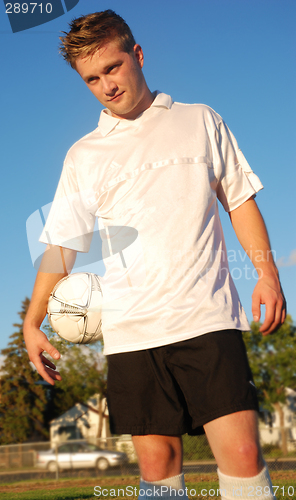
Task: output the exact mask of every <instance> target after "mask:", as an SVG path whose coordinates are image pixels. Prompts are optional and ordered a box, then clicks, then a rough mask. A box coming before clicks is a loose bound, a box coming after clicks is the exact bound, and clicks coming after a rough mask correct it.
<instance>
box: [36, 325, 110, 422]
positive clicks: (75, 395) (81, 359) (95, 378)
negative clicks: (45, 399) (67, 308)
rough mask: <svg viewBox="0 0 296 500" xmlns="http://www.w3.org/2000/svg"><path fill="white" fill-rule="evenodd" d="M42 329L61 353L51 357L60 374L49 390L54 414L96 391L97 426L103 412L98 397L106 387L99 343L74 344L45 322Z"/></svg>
mask: <svg viewBox="0 0 296 500" xmlns="http://www.w3.org/2000/svg"><path fill="white" fill-rule="evenodd" d="M44 330H45V331H46V334H47V336H48V338H49V340H50V342H51V343H52V344H53V345H55V347H56V348H57V349H58V351H59V352H60V353H61V359H60V360H58V361H55V360H54V363H55V364H56V366H57V369H58V370H59V372H60V374H61V376H62V380H61V382H58V383H56V385H55V388H54V392H53V399H52V405H53V407H54V416H56V417H57V416H59V415H61V414H63V413H65V412H66V411H67V410H69V409H70V408H72V406H74V405H75V404H76V403H84V402H85V401H87V399H89V398H90V397H91V396H93V395H95V394H100V396H101V398H100V400H99V401H98V409H97V411H98V414H99V419H100V425H99V429H100V428H101V425H102V419H103V414H104V408H103V406H102V399H103V398H104V397H105V396H106V390H107V364H106V360H105V358H104V357H103V355H102V353H101V350H102V344H101V343H100V342H97V343H96V344H94V345H93V346H85V345H76V344H72V343H70V342H67V341H66V340H63V339H61V338H59V337H58V336H57V335H55V334H54V332H53V330H52V328H51V327H50V326H49V325H46V326H45V328H44Z"/></svg>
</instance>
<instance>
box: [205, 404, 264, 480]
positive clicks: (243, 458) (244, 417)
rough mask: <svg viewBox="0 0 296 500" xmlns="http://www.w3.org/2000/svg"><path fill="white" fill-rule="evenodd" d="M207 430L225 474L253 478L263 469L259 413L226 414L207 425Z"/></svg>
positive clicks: (211, 444)
mask: <svg viewBox="0 0 296 500" xmlns="http://www.w3.org/2000/svg"><path fill="white" fill-rule="evenodd" d="M204 429H205V432H206V435H207V438H208V441H209V444H210V447H211V449H212V452H213V454H214V456H215V458H216V461H217V464H218V467H219V470H220V471H221V472H222V473H223V474H227V475H229V476H237V477H252V476H255V475H256V474H258V473H259V472H260V471H261V470H262V469H263V467H264V463H263V458H262V454H261V450H260V444H259V434H258V422H257V414H256V412H255V411H253V410H247V411H240V412H237V413H232V414H231V415H225V416H224V417H221V418H217V419H216V420H212V421H211V422H209V423H207V424H206V425H204Z"/></svg>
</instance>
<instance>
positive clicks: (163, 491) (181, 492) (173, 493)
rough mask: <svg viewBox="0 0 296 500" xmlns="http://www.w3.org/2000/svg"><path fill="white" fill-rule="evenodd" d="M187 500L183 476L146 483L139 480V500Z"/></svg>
mask: <svg viewBox="0 0 296 500" xmlns="http://www.w3.org/2000/svg"><path fill="white" fill-rule="evenodd" d="M181 497H182V498H183V499H184V500H186V499H188V496H187V488H186V487H185V481H184V474H183V473H182V474H179V475H178V476H173V477H168V478H167V479H161V480H160V481H153V482H148V481H144V479H142V478H141V481H140V491H139V497H138V499H139V500H154V499H157V498H171V499H172V500H174V498H181Z"/></svg>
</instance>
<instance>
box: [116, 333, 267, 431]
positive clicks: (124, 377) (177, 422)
mask: <svg viewBox="0 0 296 500" xmlns="http://www.w3.org/2000/svg"><path fill="white" fill-rule="evenodd" d="M107 360H108V384H107V400H108V408H109V415H110V428H111V432H112V433H113V434H132V435H145V434H161V435H181V434H185V433H188V434H191V435H194V434H202V433H203V432H204V431H203V425H204V424H206V423H207V422H210V421H211V420H214V419H216V418H218V417H222V416H223V415H228V414H230V413H235V412H237V411H242V410H257V411H258V402H257V395H256V389H255V386H254V383H253V378H252V373H251V370H250V367H249V363H248V359H247V354H246V349H245V345H244V342H243V339H242V334H241V332H240V331H237V330H222V331H218V332H212V333H207V334H205V335H201V336H199V337H195V338H193V339H190V340H185V341H182V342H177V343H175V344H170V345H166V346H162V347H156V348H154V349H147V350H143V351H133V352H127V353H120V354H112V355H109V356H107Z"/></svg>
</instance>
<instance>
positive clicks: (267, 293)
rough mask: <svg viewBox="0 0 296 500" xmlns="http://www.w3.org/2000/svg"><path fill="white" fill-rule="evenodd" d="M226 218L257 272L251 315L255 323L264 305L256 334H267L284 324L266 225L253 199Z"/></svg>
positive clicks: (281, 302) (276, 274) (279, 285)
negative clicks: (262, 320)
mask: <svg viewBox="0 0 296 500" xmlns="http://www.w3.org/2000/svg"><path fill="white" fill-rule="evenodd" d="M229 215H230V219H231V222H232V225H233V228H234V230H235V233H236V235H237V237H238V240H239V242H240V243H241V245H242V247H243V248H244V250H245V251H246V253H247V254H248V255H249V257H250V259H251V261H252V263H253V265H254V266H255V268H256V270H257V272H258V281H257V284H256V286H255V289H254V292H253V295H252V313H253V318H254V320H255V321H259V320H260V316H261V312H260V309H261V305H262V304H264V305H265V308H266V310H265V319H264V322H263V324H262V325H261V327H260V331H261V332H262V334H263V335H267V334H268V333H271V332H273V331H275V330H276V329H277V328H279V326H280V325H281V324H282V323H283V322H284V320H285V317H286V301H285V297H284V294H283V291H282V288H281V284H280V280H279V274H278V270H277V268H276V265H275V263H274V260H273V256H272V252H271V248H270V242H269V237H268V234H267V230H266V226H265V224H264V220H263V218H262V216H261V214H260V211H259V209H258V207H257V205H256V203H255V201H254V200H253V199H250V200H248V201H246V202H245V203H243V205H241V206H240V207H239V208H237V209H235V210H233V211H232V212H230V214H229Z"/></svg>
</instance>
